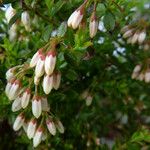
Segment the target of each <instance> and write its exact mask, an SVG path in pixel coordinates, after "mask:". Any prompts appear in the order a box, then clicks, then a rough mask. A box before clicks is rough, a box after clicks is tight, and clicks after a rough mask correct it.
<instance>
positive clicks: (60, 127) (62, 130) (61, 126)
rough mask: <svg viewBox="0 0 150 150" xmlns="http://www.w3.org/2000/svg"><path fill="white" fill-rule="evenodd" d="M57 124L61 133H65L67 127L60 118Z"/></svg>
mask: <svg viewBox="0 0 150 150" xmlns="http://www.w3.org/2000/svg"><path fill="white" fill-rule="evenodd" d="M55 125H56V127H57V129H58V131H59V132H60V133H62V134H63V133H64V131H65V129H64V126H63V124H62V123H61V121H60V120H56V122H55Z"/></svg>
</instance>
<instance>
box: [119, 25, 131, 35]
mask: <svg viewBox="0 0 150 150" xmlns="http://www.w3.org/2000/svg"><path fill="white" fill-rule="evenodd" d="M129 29H130V27H129V25H126V26H124V27H123V28H122V29H121V33H125V32H127V31H128V30H129Z"/></svg>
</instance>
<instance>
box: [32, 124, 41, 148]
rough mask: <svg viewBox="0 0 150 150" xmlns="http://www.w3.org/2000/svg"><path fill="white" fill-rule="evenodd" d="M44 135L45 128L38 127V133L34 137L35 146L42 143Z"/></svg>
mask: <svg viewBox="0 0 150 150" xmlns="http://www.w3.org/2000/svg"><path fill="white" fill-rule="evenodd" d="M42 136H43V129H42V127H41V126H40V127H38V129H37V130H36V133H35V135H34V137H33V146H34V147H37V146H38V145H39V144H40V143H41V140H42Z"/></svg>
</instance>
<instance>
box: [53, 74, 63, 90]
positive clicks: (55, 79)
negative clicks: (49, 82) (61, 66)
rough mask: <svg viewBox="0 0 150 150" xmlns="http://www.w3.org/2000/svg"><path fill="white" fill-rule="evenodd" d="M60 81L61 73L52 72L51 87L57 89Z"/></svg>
mask: <svg viewBox="0 0 150 150" xmlns="http://www.w3.org/2000/svg"><path fill="white" fill-rule="evenodd" d="M60 82H61V73H60V72H57V73H54V74H53V88H54V89H55V90H58V88H59V86H60Z"/></svg>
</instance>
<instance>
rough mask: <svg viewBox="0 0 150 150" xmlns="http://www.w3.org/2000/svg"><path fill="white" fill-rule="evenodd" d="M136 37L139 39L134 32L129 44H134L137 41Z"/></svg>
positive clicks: (137, 34) (137, 33)
mask: <svg viewBox="0 0 150 150" xmlns="http://www.w3.org/2000/svg"><path fill="white" fill-rule="evenodd" d="M138 37H139V31H137V32H135V33H134V35H133V37H132V40H131V43H132V44H135V43H136V42H137V40H138Z"/></svg>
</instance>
